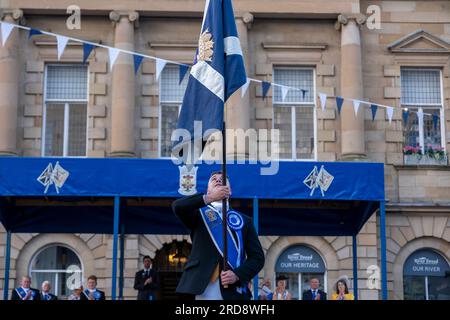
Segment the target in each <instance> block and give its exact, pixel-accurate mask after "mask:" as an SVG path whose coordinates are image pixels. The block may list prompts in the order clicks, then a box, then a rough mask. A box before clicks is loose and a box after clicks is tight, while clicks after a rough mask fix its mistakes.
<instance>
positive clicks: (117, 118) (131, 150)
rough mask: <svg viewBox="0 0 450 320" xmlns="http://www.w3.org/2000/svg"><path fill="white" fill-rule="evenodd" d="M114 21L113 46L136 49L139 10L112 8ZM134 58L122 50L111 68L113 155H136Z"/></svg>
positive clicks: (111, 15) (111, 14)
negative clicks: (135, 35)
mask: <svg viewBox="0 0 450 320" xmlns="http://www.w3.org/2000/svg"><path fill="white" fill-rule="evenodd" d="M109 17H110V19H111V20H112V21H113V22H114V25H115V34H114V46H115V47H116V48H120V49H124V50H130V51H134V27H135V24H136V23H137V21H138V18H139V14H138V13H137V12H135V11H131V12H130V11H124V12H121V11H112V12H111V13H110V15H109ZM134 81H135V74H134V61H133V56H132V55H129V54H123V53H121V54H119V57H118V58H117V60H116V62H115V64H114V67H113V72H112V94H111V153H110V156H111V157H134V156H135V155H136V154H135V132H134V127H135V125H134V124H135V119H134V116H135V115H134V112H135V92H134Z"/></svg>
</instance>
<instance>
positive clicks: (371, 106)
mask: <svg viewBox="0 0 450 320" xmlns="http://www.w3.org/2000/svg"><path fill="white" fill-rule="evenodd" d="M370 109H371V110H372V121H375V116H376V115H377V109H378V106H377V105H376V104H371V105H370Z"/></svg>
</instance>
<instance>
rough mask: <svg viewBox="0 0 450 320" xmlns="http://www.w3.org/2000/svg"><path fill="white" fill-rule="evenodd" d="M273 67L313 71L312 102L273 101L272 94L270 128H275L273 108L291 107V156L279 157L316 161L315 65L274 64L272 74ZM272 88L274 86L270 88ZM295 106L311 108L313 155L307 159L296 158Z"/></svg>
mask: <svg viewBox="0 0 450 320" xmlns="http://www.w3.org/2000/svg"><path fill="white" fill-rule="evenodd" d="M275 69H297V70H312V72H313V102H312V103H309V102H296V103H292V102H275V101H273V100H274V98H273V97H274V96H275V94H273V95H272V109H273V111H272V119H273V120H272V129H273V130H274V129H275V108H290V109H291V140H292V141H291V158H280V160H283V161H298V162H307V161H317V101H316V100H317V99H316V98H315V97H316V90H317V89H316V68H315V67H297V66H286V65H284V66H274V67H273V72H272V74H274V73H275ZM272 90H274V88H272ZM296 108H313V121H314V123H313V131H314V157H313V158H308V159H306V158H305V159H298V158H297V136H296V132H297V121H296V119H297V114H296Z"/></svg>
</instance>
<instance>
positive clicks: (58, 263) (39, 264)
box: [31, 246, 81, 270]
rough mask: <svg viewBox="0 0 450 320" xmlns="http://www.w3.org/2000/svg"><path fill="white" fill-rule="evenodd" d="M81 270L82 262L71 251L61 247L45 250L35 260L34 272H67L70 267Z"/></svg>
mask: <svg viewBox="0 0 450 320" xmlns="http://www.w3.org/2000/svg"><path fill="white" fill-rule="evenodd" d="M72 265H75V266H78V267H79V268H81V263H80V260H79V259H78V257H77V255H76V254H75V253H74V252H73V251H72V250H70V249H68V248H66V247H61V246H52V247H48V248H46V249H44V250H43V251H42V252H40V253H39V255H38V256H37V257H36V258H35V259H34V260H33V264H32V266H31V269H32V270H66V269H67V268H68V267H69V266H72Z"/></svg>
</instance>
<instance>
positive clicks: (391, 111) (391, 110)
mask: <svg viewBox="0 0 450 320" xmlns="http://www.w3.org/2000/svg"><path fill="white" fill-rule="evenodd" d="M386 114H387V117H388V119H389V124H391V123H392V116H393V115H394V108H392V107H386Z"/></svg>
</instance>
